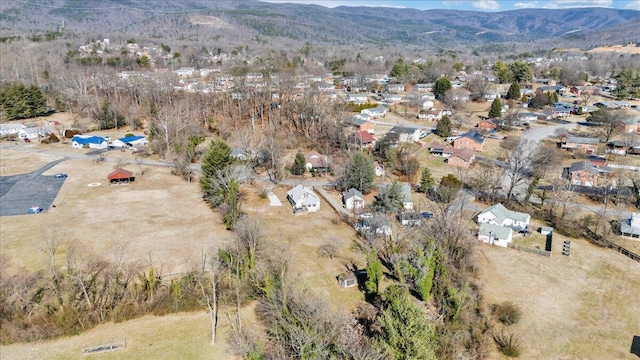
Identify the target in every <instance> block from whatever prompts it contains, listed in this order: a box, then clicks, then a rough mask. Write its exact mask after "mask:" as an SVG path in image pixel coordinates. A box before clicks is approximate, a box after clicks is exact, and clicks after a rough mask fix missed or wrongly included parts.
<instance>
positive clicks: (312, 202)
mask: <svg viewBox="0 0 640 360" xmlns="http://www.w3.org/2000/svg"><path fill="white" fill-rule="evenodd" d="M287 200H289V202H290V203H291V206H293V212H298V211H306V212H317V211H319V210H320V197H318V195H316V193H314V192H313V191H312V190H311V189H308V188H306V187H304V186H302V185H298V186H296V187H294V188H293V189H291V190H289V191H288V192H287Z"/></svg>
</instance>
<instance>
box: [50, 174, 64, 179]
mask: <svg viewBox="0 0 640 360" xmlns="http://www.w3.org/2000/svg"><path fill="white" fill-rule="evenodd" d="M53 177H54V178H56V179H63V178H66V177H67V174H55V175H53Z"/></svg>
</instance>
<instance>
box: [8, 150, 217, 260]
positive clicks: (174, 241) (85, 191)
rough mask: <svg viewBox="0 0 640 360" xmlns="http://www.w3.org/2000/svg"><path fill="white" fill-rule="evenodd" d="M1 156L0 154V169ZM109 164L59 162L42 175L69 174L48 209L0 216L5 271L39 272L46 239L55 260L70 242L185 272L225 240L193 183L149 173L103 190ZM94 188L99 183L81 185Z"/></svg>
mask: <svg viewBox="0 0 640 360" xmlns="http://www.w3.org/2000/svg"><path fill="white" fill-rule="evenodd" d="M16 155H17V156H18V159H20V158H22V156H23V155H24V154H23V153H17V154H16ZM29 155H31V154H29ZM9 157H10V156H9V154H7V152H6V151H3V156H2V158H1V160H2V162H1V164H2V167H4V166H5V165H4V164H5V162H7V161H9V160H8V158H9ZM42 162H44V161H42ZM113 165H114V164H113V163H106V162H102V163H99V164H97V163H95V162H94V161H91V160H67V161H64V162H61V163H59V164H58V165H56V166H55V167H53V168H52V169H50V170H49V171H48V172H47V173H48V174H53V173H57V172H63V173H67V174H68V175H69V177H68V178H67V179H66V181H65V183H64V185H63V186H62V188H61V190H60V192H59V193H58V197H57V198H56V200H55V201H54V204H56V207H55V208H50V209H49V211H48V212H47V213H42V214H38V216H11V217H2V218H0V236H1V237H2V244H0V249H1V251H2V254H3V256H6V258H7V259H8V265H9V269H19V268H21V267H25V268H28V269H32V270H34V269H40V268H42V267H43V266H46V264H47V262H46V261H45V258H46V256H45V254H44V252H43V251H41V248H42V247H43V246H42V244H43V239H45V238H51V237H55V238H57V239H59V240H60V241H61V242H62V243H63V245H62V246H61V250H62V251H60V252H59V255H60V257H59V260H60V261H63V259H64V250H65V249H66V247H67V245H68V244H74V245H75V246H78V247H80V248H81V249H84V250H85V251H87V252H89V253H94V254H100V255H102V256H104V257H106V258H108V259H112V258H113V257H114V256H118V255H120V254H122V255H124V259H123V260H125V261H134V260H138V261H142V262H146V263H149V262H151V263H152V264H153V265H154V266H156V267H157V268H162V269H163V272H164V273H170V272H176V271H183V270H185V269H188V268H191V267H192V266H193V265H195V264H197V263H199V261H200V254H201V252H202V248H203V246H209V245H210V244H212V243H217V244H222V243H223V242H224V241H226V239H227V237H228V236H229V232H227V231H226V230H224V226H223V225H222V223H221V221H220V218H219V216H218V215H217V214H216V213H214V212H212V211H211V210H210V209H209V208H208V207H207V205H206V204H205V203H204V202H203V201H202V199H201V197H200V191H199V188H198V183H197V182H194V183H190V184H189V183H186V182H184V181H182V180H181V179H180V178H178V177H176V176H173V175H171V174H170V169H167V168H158V167H154V168H149V170H148V171H147V173H146V174H145V175H144V176H142V177H140V176H137V178H136V181H135V182H134V183H132V184H131V185H128V186H109V185H108V180H107V178H106V176H107V174H109V173H110V172H111V171H113ZM127 168H128V169H129V170H131V171H132V172H134V174H135V173H136V172H137V171H138V170H137V169H136V167H135V166H127ZM94 182H98V183H101V185H100V186H97V187H89V186H87V185H88V184H89V183H94Z"/></svg>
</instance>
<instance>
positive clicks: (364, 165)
mask: <svg viewBox="0 0 640 360" xmlns="http://www.w3.org/2000/svg"><path fill="white" fill-rule="evenodd" d="M375 177H376V168H375V165H374V164H373V158H372V157H371V156H370V155H367V154H365V153H363V152H356V153H354V154H353V155H351V161H349V165H348V166H347V169H346V171H345V178H344V179H343V180H344V181H343V183H344V186H345V188H346V189H350V188H356V189H358V190H360V191H361V192H362V193H364V194H367V193H369V192H370V191H371V190H373V188H374V184H373V180H374V179H375Z"/></svg>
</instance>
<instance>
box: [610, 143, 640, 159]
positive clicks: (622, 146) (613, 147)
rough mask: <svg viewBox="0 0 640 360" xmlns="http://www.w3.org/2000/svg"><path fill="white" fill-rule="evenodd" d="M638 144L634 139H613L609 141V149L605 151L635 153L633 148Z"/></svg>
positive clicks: (618, 153)
mask: <svg viewBox="0 0 640 360" xmlns="http://www.w3.org/2000/svg"><path fill="white" fill-rule="evenodd" d="M636 145H637V144H636V143H635V142H633V141H620V140H611V141H609V142H608V143H607V149H606V150H605V152H607V153H610V154H616V155H622V156H626V155H627V154H630V153H633V149H634V147H636Z"/></svg>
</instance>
